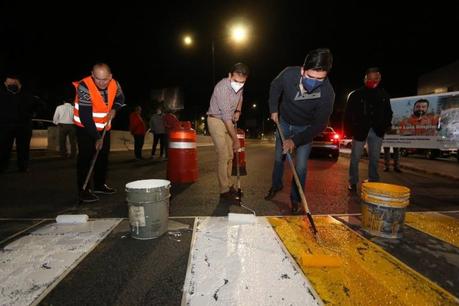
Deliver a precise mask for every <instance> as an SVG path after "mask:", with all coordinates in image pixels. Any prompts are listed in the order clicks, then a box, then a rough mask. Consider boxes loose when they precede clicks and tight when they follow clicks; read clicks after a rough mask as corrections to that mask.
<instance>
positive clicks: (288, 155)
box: [276, 123, 317, 231]
mask: <svg viewBox="0 0 459 306" xmlns="http://www.w3.org/2000/svg"><path fill="white" fill-rule="evenodd" d="M276 126H277V130H278V131H279V136H280V138H281V141H282V143H284V141H285V138H284V133H283V132H282V129H281V127H280V125H279V123H276ZM286 154H287V159H288V163H289V164H290V168H291V169H292V172H293V179H294V180H295V184H296V187H297V188H298V192H299V194H300V198H301V202H302V203H303V206H304V210H305V211H306V214H307V215H308V219H309V221H312V217H311V212H310V211H309V207H308V202H307V201H306V197H305V196H304V192H303V187H302V186H301V182H300V179H299V177H298V174H297V173H296V169H295V165H294V164H293V160H292V156H291V155H290V153H288V152H287V153H286ZM311 224H314V222H311ZM313 228H314V229H315V226H314V225H313ZM315 231H317V230H315Z"/></svg>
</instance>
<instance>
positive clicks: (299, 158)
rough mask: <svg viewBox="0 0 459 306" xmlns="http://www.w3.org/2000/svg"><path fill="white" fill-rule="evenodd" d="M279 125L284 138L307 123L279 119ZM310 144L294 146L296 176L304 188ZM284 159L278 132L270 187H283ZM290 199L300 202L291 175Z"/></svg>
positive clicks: (294, 133) (302, 129)
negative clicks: (292, 123)
mask: <svg viewBox="0 0 459 306" xmlns="http://www.w3.org/2000/svg"><path fill="white" fill-rule="evenodd" d="M280 127H281V129H282V132H283V133H284V137H285V139H289V138H292V137H293V136H294V135H296V134H298V133H301V132H303V131H304V130H306V129H307V128H309V125H306V126H304V125H301V126H300V125H291V124H288V123H287V122H285V121H284V120H282V118H281V119H280ZM311 148H312V144H311V143H308V144H305V145H301V146H299V147H298V148H296V156H295V168H296V172H297V173H298V178H299V179H300V182H301V186H303V188H304V183H305V181H306V175H307V171H308V168H307V166H308V159H309V154H310V153H311ZM284 160H285V156H284V155H283V154H282V144H281V138H280V135H279V132H277V134H276V149H275V156H274V168H273V176H272V188H275V189H280V188H282V187H283V184H282V177H283V175H284ZM290 199H291V200H292V201H295V202H297V203H298V202H300V201H301V199H300V194H299V193H298V189H297V186H296V184H295V181H294V179H293V177H292V189H291V193H290Z"/></svg>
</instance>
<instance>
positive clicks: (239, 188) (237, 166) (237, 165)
mask: <svg viewBox="0 0 459 306" xmlns="http://www.w3.org/2000/svg"><path fill="white" fill-rule="evenodd" d="M234 129H235V130H236V138H237V121H236V122H235V123H234ZM237 141H239V138H237ZM236 175H237V176H236V177H237V190H238V193H240V191H241V173H240V170H239V150H237V151H236ZM239 196H240V195H239Z"/></svg>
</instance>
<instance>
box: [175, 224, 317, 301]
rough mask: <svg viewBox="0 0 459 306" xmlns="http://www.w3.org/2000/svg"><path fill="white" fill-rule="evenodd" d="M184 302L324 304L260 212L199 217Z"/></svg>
mask: <svg viewBox="0 0 459 306" xmlns="http://www.w3.org/2000/svg"><path fill="white" fill-rule="evenodd" d="M182 305H199V306H203V305H238V306H249V305H250V306H251V305H273V306H278V305H322V302H321V301H320V299H319V298H318V297H317V294H316V293H315V292H314V289H313V288H312V287H311V285H310V283H309V282H308V280H307V279H306V278H305V277H304V275H303V273H302V272H301V270H300V269H299V267H298V266H297V265H296V264H295V262H294V261H293V259H292V258H291V257H290V255H289V254H288V252H287V251H286V250H285V248H284V247H283V244H282V242H281V241H280V240H279V238H278V237H277V235H276V233H275V232H274V231H273V229H272V227H271V225H270V224H269V223H268V222H267V221H266V219H265V218H264V217H257V222H256V223H255V224H244V225H234V224H231V223H229V222H228V218H226V217H208V218H202V217H199V218H197V219H196V222H195V232H194V236H193V241H192V245H191V253H190V259H189V262H188V270H187V275H186V279H185V285H184V290H183V298H182Z"/></svg>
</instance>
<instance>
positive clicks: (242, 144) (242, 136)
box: [231, 129, 247, 176]
mask: <svg viewBox="0 0 459 306" xmlns="http://www.w3.org/2000/svg"><path fill="white" fill-rule="evenodd" d="M237 139H238V140H239V146H240V147H239V150H238V152H237V153H236V154H238V155H239V164H237V160H236V154H234V157H233V167H232V169H231V175H233V176H236V175H237V167H239V175H247V170H246V167H245V132H244V130H242V129H237Z"/></svg>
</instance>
